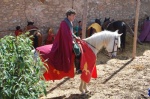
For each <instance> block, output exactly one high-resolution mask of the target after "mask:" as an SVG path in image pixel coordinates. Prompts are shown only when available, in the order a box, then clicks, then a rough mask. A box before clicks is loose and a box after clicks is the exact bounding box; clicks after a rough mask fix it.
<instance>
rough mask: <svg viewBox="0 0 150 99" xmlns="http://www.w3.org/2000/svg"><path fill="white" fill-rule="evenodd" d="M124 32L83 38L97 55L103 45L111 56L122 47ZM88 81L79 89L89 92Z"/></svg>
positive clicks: (36, 53) (107, 32)
mask: <svg viewBox="0 0 150 99" xmlns="http://www.w3.org/2000/svg"><path fill="white" fill-rule="evenodd" d="M121 35H122V34H118V31H115V32H111V31H106V30H105V31H101V32H99V33H95V34H93V35H92V36H90V37H88V38H86V39H83V40H84V41H86V42H87V44H88V45H89V47H90V48H91V49H92V50H93V52H94V53H95V55H97V53H98V52H99V51H100V50H101V48H102V47H104V48H106V50H107V51H108V53H109V56H110V57H114V56H116V55H117V48H119V47H120V44H121V42H120V36H121ZM38 55H39V54H38V52H37V51H36V52H35V54H34V58H35V59H36V57H38ZM86 85H87V83H86V82H84V81H83V80H81V83H80V87H79V90H80V91H81V92H82V93H86V92H88V90H87V86H86Z"/></svg>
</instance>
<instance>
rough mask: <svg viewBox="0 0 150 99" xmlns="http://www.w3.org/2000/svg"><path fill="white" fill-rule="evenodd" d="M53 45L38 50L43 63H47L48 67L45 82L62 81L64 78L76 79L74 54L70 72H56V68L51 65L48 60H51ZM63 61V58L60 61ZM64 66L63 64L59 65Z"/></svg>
mask: <svg viewBox="0 0 150 99" xmlns="http://www.w3.org/2000/svg"><path fill="white" fill-rule="evenodd" d="M52 46H53V45H52V44H50V45H45V46H41V47H38V48H37V50H38V51H39V52H40V56H41V59H42V61H43V62H44V63H45V64H44V65H45V66H46V67H47V71H46V72H45V73H44V78H45V80H47V81H48V80H60V79H62V78H63V77H66V76H68V77H70V78H73V77H74V54H72V58H71V66H70V67H71V68H70V70H69V71H68V72H65V71H60V70H56V69H55V67H54V66H52V65H51V64H49V62H47V60H46V59H49V53H50V51H51V49H52ZM59 60H61V58H60V59H59ZM59 65H60V66H62V65H61V64H59Z"/></svg>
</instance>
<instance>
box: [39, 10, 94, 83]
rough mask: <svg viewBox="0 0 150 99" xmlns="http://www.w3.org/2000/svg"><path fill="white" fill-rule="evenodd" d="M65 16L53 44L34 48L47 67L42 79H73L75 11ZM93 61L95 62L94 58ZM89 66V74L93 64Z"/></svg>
mask: <svg viewBox="0 0 150 99" xmlns="http://www.w3.org/2000/svg"><path fill="white" fill-rule="evenodd" d="M66 15H67V18H65V19H64V20H63V21H62V22H61V24H60V28H59V30H58V33H57V35H56V37H55V40H54V42H53V44H50V45H45V46H41V47H38V48H36V50H37V51H39V53H40V56H41V58H42V60H43V62H45V63H46V64H47V65H45V66H46V67H47V71H46V72H45V73H44V77H45V79H46V80H59V79H62V78H63V77H66V76H67V77H70V78H73V77H74V57H75V55H74V53H73V25H72V21H73V20H74V19H75V11H74V10H73V9H70V10H68V11H67V13H66ZM81 45H82V44H81ZM91 53H93V52H91ZM93 54H94V53H93ZM81 56H82V55H81ZM81 58H82V57H81ZM94 60H96V58H95V59H94ZM84 61H85V60H84ZM83 64H84V63H83ZM84 65H85V64H84ZM91 66H92V67H91V68H92V69H91V70H90V74H91V72H92V71H93V67H94V66H95V63H94V64H92V65H91ZM80 67H81V66H80ZM83 69H84V68H83ZM87 69H89V68H87ZM83 73H84V72H83ZM83 76H84V75H83ZM86 76H87V75H86ZM86 76H85V77H86ZM89 77H91V76H89ZM81 78H83V77H81ZM86 80H87V79H86ZM86 80H85V81H86ZM88 81H89V80H88ZM88 81H86V82H88Z"/></svg>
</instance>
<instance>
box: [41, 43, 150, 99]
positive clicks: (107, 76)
mask: <svg viewBox="0 0 150 99" xmlns="http://www.w3.org/2000/svg"><path fill="white" fill-rule="evenodd" d="M126 44H127V49H126V51H125V52H123V53H118V56H117V57H116V59H109V58H108V57H107V56H105V55H104V54H102V53H99V54H98V57H97V70H98V78H97V79H92V80H91V82H90V83H89V84H88V89H89V90H90V93H88V94H86V95H81V93H80V92H79V90H78V87H79V84H80V75H76V76H75V78H73V79H68V78H64V79H62V80H59V81H55V82H52V81H50V82H48V85H49V86H48V87H47V92H48V95H47V97H42V98H41V99H148V98H149V99H150V97H148V88H150V43H145V44H143V45H138V46H137V57H136V58H135V59H134V60H132V43H129V41H127V43H126Z"/></svg>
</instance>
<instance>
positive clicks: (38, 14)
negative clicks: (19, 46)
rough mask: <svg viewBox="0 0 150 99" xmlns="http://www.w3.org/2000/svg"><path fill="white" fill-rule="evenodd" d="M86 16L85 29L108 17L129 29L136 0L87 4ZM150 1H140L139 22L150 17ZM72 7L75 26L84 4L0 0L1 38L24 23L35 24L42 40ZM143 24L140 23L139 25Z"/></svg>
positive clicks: (80, 0) (63, 0) (57, 0)
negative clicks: (42, 35)
mask: <svg viewBox="0 0 150 99" xmlns="http://www.w3.org/2000/svg"><path fill="white" fill-rule="evenodd" d="M87 1H88V16H87V19H88V20H87V21H88V23H87V26H88V25H89V24H91V23H92V22H93V21H94V19H95V18H102V20H103V19H104V18H105V17H111V18H113V19H115V20H125V21H127V22H128V23H129V24H130V25H131V26H133V24H134V18H135V10H136V0H87ZM149 5H150V0H141V9H140V17H139V18H140V19H141V20H143V18H144V17H145V15H146V14H147V15H149V13H150V10H149V9H150V7H149ZM71 7H73V8H74V9H75V10H76V11H77V15H76V19H75V21H74V25H77V22H78V21H79V20H82V16H83V15H82V12H83V7H84V0H45V2H44V3H42V2H40V1H39V0H1V2H0V9H1V10H0V38H1V37H3V36H5V35H8V34H10V33H13V30H15V27H16V26H17V25H20V26H21V27H22V29H23V28H24V27H25V26H26V24H27V21H34V23H35V25H36V26H37V27H39V29H40V30H41V32H42V33H43V34H44V36H46V35H47V30H48V29H49V27H52V28H54V32H55V33H56V32H57V30H58V27H59V24H60V22H61V21H62V20H63V19H64V18H65V17H66V16H65V12H66V10H67V9H69V8H71ZM141 22H142V21H141Z"/></svg>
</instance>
